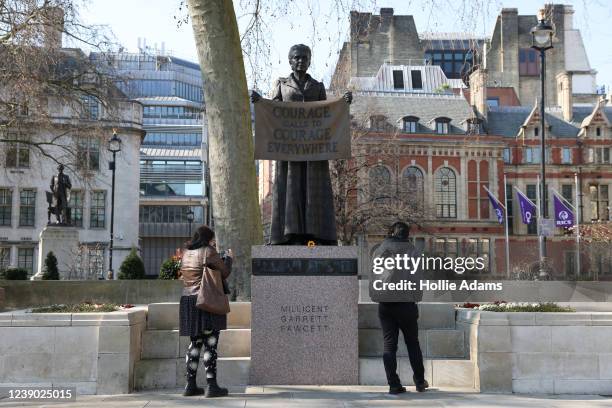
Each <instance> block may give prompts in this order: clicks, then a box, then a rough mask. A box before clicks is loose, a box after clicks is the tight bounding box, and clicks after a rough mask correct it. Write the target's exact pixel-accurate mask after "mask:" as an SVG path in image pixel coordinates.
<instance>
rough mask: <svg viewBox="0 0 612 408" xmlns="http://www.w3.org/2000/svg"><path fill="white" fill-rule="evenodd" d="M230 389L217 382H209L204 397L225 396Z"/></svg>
mask: <svg viewBox="0 0 612 408" xmlns="http://www.w3.org/2000/svg"><path fill="white" fill-rule="evenodd" d="M227 394H228V391H227V388H222V387H219V386H218V385H217V383H216V382H215V383H211V384H208V387H206V393H204V397H206V398H217V397H225V396H227Z"/></svg>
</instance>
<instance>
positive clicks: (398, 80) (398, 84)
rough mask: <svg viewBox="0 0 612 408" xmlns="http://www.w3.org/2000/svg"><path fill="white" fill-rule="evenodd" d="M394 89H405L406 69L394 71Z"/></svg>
mask: <svg viewBox="0 0 612 408" xmlns="http://www.w3.org/2000/svg"><path fill="white" fill-rule="evenodd" d="M393 89H404V71H393Z"/></svg>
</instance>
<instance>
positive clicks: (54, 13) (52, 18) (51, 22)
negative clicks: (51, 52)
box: [42, 6, 64, 49]
mask: <svg viewBox="0 0 612 408" xmlns="http://www.w3.org/2000/svg"><path fill="white" fill-rule="evenodd" d="M42 24H43V43H44V45H45V46H46V47H48V48H55V49H57V48H62V34H63V33H64V10H63V9H62V8H61V7H57V6H49V7H47V8H46V9H45V10H44V12H43V17H42Z"/></svg>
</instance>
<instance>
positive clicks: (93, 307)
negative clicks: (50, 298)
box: [30, 302, 124, 313]
mask: <svg viewBox="0 0 612 408" xmlns="http://www.w3.org/2000/svg"><path fill="white" fill-rule="evenodd" d="M123 308H124V307H122V306H118V305H116V304H114V303H101V304H96V303H91V302H84V303H79V304H76V305H51V306H44V307H35V308H33V309H32V311H31V312H30V313H96V312H97V313H104V312H116V311H117V310H119V309H123Z"/></svg>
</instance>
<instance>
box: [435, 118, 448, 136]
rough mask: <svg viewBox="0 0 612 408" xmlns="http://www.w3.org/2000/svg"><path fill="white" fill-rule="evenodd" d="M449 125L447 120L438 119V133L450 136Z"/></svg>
mask: <svg viewBox="0 0 612 408" xmlns="http://www.w3.org/2000/svg"><path fill="white" fill-rule="evenodd" d="M448 125H449V121H448V120H447V119H436V133H440V134H448V127H449V126H448Z"/></svg>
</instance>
